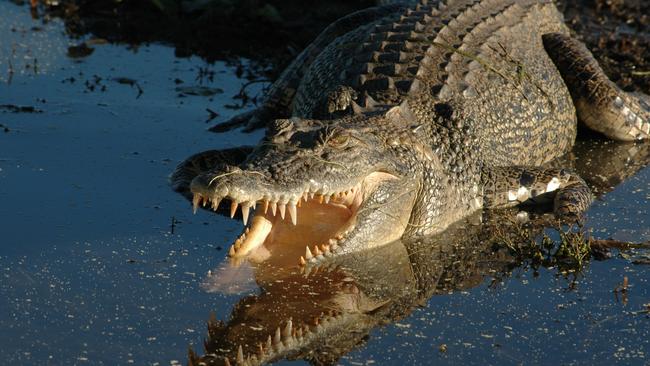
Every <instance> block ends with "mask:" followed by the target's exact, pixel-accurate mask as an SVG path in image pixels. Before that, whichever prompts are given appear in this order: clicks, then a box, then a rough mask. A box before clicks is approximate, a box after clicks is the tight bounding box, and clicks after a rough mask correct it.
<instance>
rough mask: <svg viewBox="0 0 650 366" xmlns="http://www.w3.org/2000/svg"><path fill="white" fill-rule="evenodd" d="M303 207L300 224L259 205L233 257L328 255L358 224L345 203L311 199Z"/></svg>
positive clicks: (230, 252)
mask: <svg viewBox="0 0 650 366" xmlns="http://www.w3.org/2000/svg"><path fill="white" fill-rule="evenodd" d="M301 206H302V207H301V208H300V209H299V219H298V221H297V223H296V225H294V224H292V223H291V222H290V220H284V219H282V218H281V217H279V215H275V216H274V215H272V214H271V213H270V212H267V213H266V214H264V213H263V212H261V211H262V210H261V209H259V208H258V211H257V212H256V213H255V215H254V216H253V218H252V220H251V223H250V226H249V227H248V228H247V229H246V230H245V231H244V233H243V234H242V235H241V236H240V237H239V238H238V239H237V240H236V241H235V243H234V244H233V246H232V247H231V248H230V251H229V256H230V257H231V258H232V259H235V260H241V259H251V260H254V261H261V260H264V259H265V258H267V257H268V256H270V255H275V254H278V253H280V254H281V255H282V256H286V257H291V258H293V260H294V262H293V263H296V262H295V261H296V260H297V259H298V258H300V257H301V256H305V257H306V259H309V257H310V256H318V255H327V254H328V253H330V252H331V251H333V250H334V249H335V248H336V246H337V245H338V242H339V241H340V240H341V239H343V238H344V236H345V234H346V233H347V232H348V231H349V230H351V229H352V227H353V226H354V223H355V218H356V215H355V212H353V210H352V209H350V208H348V207H347V206H345V205H343V204H337V203H330V204H321V203H319V202H318V199H311V200H308V201H307V202H303V203H302V205H301ZM355 211H356V210H355ZM310 247H311V249H310Z"/></svg>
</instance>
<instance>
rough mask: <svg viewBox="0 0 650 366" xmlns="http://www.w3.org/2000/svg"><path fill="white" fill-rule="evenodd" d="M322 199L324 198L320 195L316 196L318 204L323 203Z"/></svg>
mask: <svg viewBox="0 0 650 366" xmlns="http://www.w3.org/2000/svg"><path fill="white" fill-rule="evenodd" d="M324 199H325V197H324V196H323V195H322V194H320V195H318V203H323V200H324Z"/></svg>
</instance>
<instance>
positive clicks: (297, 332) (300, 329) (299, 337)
mask: <svg viewBox="0 0 650 366" xmlns="http://www.w3.org/2000/svg"><path fill="white" fill-rule="evenodd" d="M296 338H298V339H302V327H300V328H298V330H296Z"/></svg>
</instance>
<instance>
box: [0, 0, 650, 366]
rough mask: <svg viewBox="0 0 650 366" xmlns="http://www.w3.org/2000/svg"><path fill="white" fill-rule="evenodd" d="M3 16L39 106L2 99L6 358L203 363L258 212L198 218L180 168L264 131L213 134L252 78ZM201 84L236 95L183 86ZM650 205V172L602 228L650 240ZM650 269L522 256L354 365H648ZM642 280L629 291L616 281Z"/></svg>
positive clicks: (169, 53)
mask: <svg viewBox="0 0 650 366" xmlns="http://www.w3.org/2000/svg"><path fill="white" fill-rule="evenodd" d="M0 14H2V16H0V81H1V84H0V104H2V105H7V104H9V105H17V106H29V107H33V108H34V113H30V111H31V109H27V110H23V111H21V112H20V113H14V112H12V111H11V109H10V108H9V107H2V109H0V124H1V125H2V126H0V233H1V234H2V235H1V239H0V269H1V271H2V274H1V277H0V281H1V282H0V309H1V311H0V357H1V359H0V363H2V364H51V365H60V364H110V365H112V364H129V363H134V364H138V365H156V364H157V365H170V364H176V363H180V364H185V363H186V357H187V356H186V355H187V348H188V345H193V348H194V349H197V350H199V351H200V350H201V347H202V342H203V338H204V337H205V334H206V331H205V322H206V320H207V319H208V317H209V314H210V312H212V311H214V312H216V314H217V315H218V317H220V318H227V317H228V314H230V312H231V309H232V307H233V305H234V304H235V303H236V302H237V301H238V299H239V296H237V295H225V294H219V293H208V292H206V291H205V290H203V289H202V287H201V285H200V284H201V282H202V281H203V278H204V277H205V275H206V273H207V272H208V270H211V269H214V268H215V267H217V266H219V264H220V263H221V262H222V261H223V259H224V257H225V254H226V249H227V248H228V246H229V245H230V244H231V243H232V242H233V241H234V239H235V238H236V237H237V235H238V234H239V232H240V230H241V223H240V222H236V221H234V220H229V219H226V218H224V217H222V216H217V215H211V214H209V213H207V212H199V213H197V214H196V215H192V213H191V209H190V206H189V203H187V202H186V201H185V200H184V199H183V198H182V197H180V196H179V195H177V194H175V193H173V192H172V191H171V189H170V188H169V186H168V183H167V176H168V174H169V173H170V172H171V171H172V170H173V168H174V166H175V165H176V164H177V163H178V162H179V161H180V160H181V159H183V158H185V157H187V156H189V155H191V154H193V153H196V152H199V151H202V150H207V149H213V148H224V147H232V146H238V145H241V144H244V143H248V144H250V143H254V142H255V141H256V140H257V139H258V138H259V137H260V134H259V133H258V134H254V135H245V134H240V133H238V132H234V133H229V134H227V135H214V134H210V133H208V132H206V131H205V128H206V127H207V126H208V125H207V124H206V123H205V121H206V119H207V118H208V116H209V114H208V112H206V108H210V109H212V110H215V111H217V112H218V113H220V114H221V116H220V117H219V118H224V119H225V118H227V117H228V116H229V115H231V114H232V113H235V111H233V110H231V109H228V108H226V105H228V104H233V103H236V102H237V101H236V100H233V99H232V96H233V95H235V94H237V92H238V91H239V89H240V87H241V85H242V84H244V83H245V82H246V80H245V79H239V78H237V77H236V69H235V67H234V66H228V65H226V64H224V63H215V64H206V63H205V62H204V61H202V60H200V59H198V58H184V59H179V58H175V57H174V53H173V50H172V49H170V48H168V47H165V46H160V45H148V46H141V47H138V48H132V49H128V48H126V47H123V46H114V45H109V44H99V45H96V46H93V47H94V48H95V50H94V52H93V53H92V54H91V55H90V56H88V57H86V58H82V59H73V58H70V57H68V56H67V47H68V46H70V45H76V44H78V43H79V42H80V40H70V39H68V38H66V36H65V35H64V33H63V27H62V24H60V22H59V21H56V20H53V21H50V22H49V23H46V24H45V23H42V22H40V21H33V20H32V19H31V18H30V17H29V13H28V11H27V10H26V8H21V7H17V6H15V5H13V4H10V3H7V2H0ZM242 62H243V63H246V61H245V60H243V61H242ZM10 70H13V75H12V74H11V73H10ZM206 71H208V74H206ZM205 75H213V78H212V80H209V78H207V77H202V76H205ZM136 84H137V85H136ZM197 86H201V87H207V88H218V89H220V90H217V89H214V90H213V91H216V92H217V93H216V94H214V95H212V96H193V95H186V96H179V94H181V93H182V92H183V90H181V89H178V88H183V87H197ZM260 87H261V85H254V86H252V87H251V89H250V92H251V93H253V94H254V93H255V92H258V91H259V88H260ZM140 90H141V91H142V92H141V93H140ZM3 131H6V132H3ZM649 202H650V169H649V168H644V169H642V170H641V171H640V172H639V173H638V174H636V175H635V176H634V177H632V178H630V179H628V180H627V181H625V182H624V183H623V184H621V185H620V186H618V187H617V188H616V189H615V190H614V191H613V192H611V193H608V194H607V195H605V196H604V197H603V198H602V200H599V201H597V202H596V203H595V204H594V206H593V208H592V209H591V210H590V212H589V217H588V226H589V227H593V228H594V234H595V235H596V236H598V237H600V238H608V237H613V238H616V239H620V240H631V241H645V240H649V239H650V212H649V209H648V207H649V205H648V204H649ZM172 223H173V225H172ZM649 276H650V267H648V266H647V265H636V264H633V263H632V261H631V260H630V259H626V257H624V256H619V255H617V256H615V257H614V258H613V259H611V260H607V261H592V262H590V263H589V264H587V266H586V267H585V268H584V271H583V273H582V274H581V275H580V276H578V278H577V280H575V281H572V279H567V278H565V277H564V276H562V275H561V274H559V273H558V271H557V270H556V269H554V268H551V269H542V270H540V273H539V276H533V273H532V271H531V270H529V269H527V268H519V269H515V271H514V272H513V274H512V275H511V276H509V277H506V278H503V279H502V280H499V281H497V283H496V285H495V283H493V281H492V280H491V279H489V278H486V279H485V280H483V281H482V282H480V281H479V283H478V285H477V286H475V287H472V288H469V289H466V290H463V291H457V292H453V293H450V294H446V295H439V296H434V297H432V298H431V299H430V300H429V301H428V302H427V303H426V304H425V305H424V306H423V307H421V308H419V309H417V310H415V311H413V312H412V313H411V314H410V315H409V316H407V317H406V318H404V319H401V320H399V321H398V322H397V323H394V324H389V325H386V326H383V327H378V328H375V329H374V330H372V331H371V333H370V336H369V338H368V340H367V342H366V343H365V344H363V345H360V346H359V347H357V348H355V349H354V350H353V351H352V352H350V353H348V354H347V355H346V356H344V357H343V358H342V359H341V360H340V363H342V364H351V365H359V364H373V363H374V364H379V365H384V364H405V363H407V364H410V363H413V364H464V363H468V364H522V363H523V364H531V363H532V364H537V363H544V364H558V363H562V364H573V363H575V364H585V363H589V364H592V363H593V364H611V363H620V364H648V362H650V361H648V353H649V352H650V318H649V317H648V314H647V313H646V312H644V310H645V309H646V308H647V306H646V305H645V304H648V303H650V283H648V279H649V278H650V277H649ZM624 277H628V279H629V290H628V293H627V302H626V303H624V302H622V301H620V300H619V299H617V297H616V296H615V293H614V292H613V290H614V288H616V286H617V285H619V284H620V283H621V282H622V280H623V278H624ZM252 291H253V292H254V291H255V290H254V289H253V290H252ZM443 344H444V345H446V352H440V351H439V348H440V346H441V345H443Z"/></svg>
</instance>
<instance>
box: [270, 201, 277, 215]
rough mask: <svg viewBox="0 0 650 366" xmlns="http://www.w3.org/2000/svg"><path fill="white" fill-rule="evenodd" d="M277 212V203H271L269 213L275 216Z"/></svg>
mask: <svg viewBox="0 0 650 366" xmlns="http://www.w3.org/2000/svg"><path fill="white" fill-rule="evenodd" d="M277 210H278V203H277V202H276V201H273V202H271V213H272V214H273V216H275V212H276V211H277Z"/></svg>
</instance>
